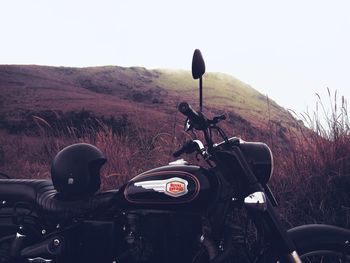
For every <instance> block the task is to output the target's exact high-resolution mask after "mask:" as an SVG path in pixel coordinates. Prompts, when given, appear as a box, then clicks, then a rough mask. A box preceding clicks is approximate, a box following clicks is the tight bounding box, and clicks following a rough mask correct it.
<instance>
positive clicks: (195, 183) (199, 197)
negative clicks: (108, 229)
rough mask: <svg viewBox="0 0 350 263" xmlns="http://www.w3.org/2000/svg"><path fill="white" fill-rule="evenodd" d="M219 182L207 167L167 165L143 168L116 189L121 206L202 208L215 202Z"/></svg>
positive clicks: (189, 209)
mask: <svg viewBox="0 0 350 263" xmlns="http://www.w3.org/2000/svg"><path fill="white" fill-rule="evenodd" d="M218 192H219V182H218V179H217V178H216V176H215V174H214V173H213V172H211V171H210V170H208V169H205V168H202V167H200V166H195V165H187V164H177V163H176V162H175V164H169V165H167V166H163V167H159V168H155V169H152V170H149V171H146V172H144V173H142V174H140V175H138V176H136V177H134V178H133V179H131V180H130V181H129V182H128V183H127V184H126V185H124V186H123V187H122V188H121V189H120V190H119V200H120V201H121V205H122V206H123V207H124V208H125V209H129V210H130V209H131V210H133V209H146V210H160V211H164V210H176V211H177V210H181V211H189V212H196V211H198V212H199V211H205V210H206V209H207V208H208V207H209V206H210V204H211V203H212V202H214V201H215V199H216V198H217V195H218Z"/></svg>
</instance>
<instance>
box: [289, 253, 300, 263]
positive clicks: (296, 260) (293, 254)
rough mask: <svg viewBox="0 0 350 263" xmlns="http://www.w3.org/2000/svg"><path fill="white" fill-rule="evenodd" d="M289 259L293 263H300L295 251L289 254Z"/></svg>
mask: <svg viewBox="0 0 350 263" xmlns="http://www.w3.org/2000/svg"><path fill="white" fill-rule="evenodd" d="M289 257H290V258H291V259H292V260H293V261H294V262H295V263H302V261H301V258H300V257H299V255H298V252H296V251H295V250H294V251H293V252H292V253H290V254H289Z"/></svg>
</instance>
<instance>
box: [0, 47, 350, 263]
mask: <svg viewBox="0 0 350 263" xmlns="http://www.w3.org/2000/svg"><path fill="white" fill-rule="evenodd" d="M204 73H205V64H204V61H203V58H202V55H201V53H200V51H199V50H196V51H195V53H194V56H193V62H192V75H193V77H194V79H199V80H200V111H198V112H197V111H195V110H194V109H193V108H192V107H191V106H190V105H189V104H188V103H186V102H182V103H180V104H179V106H178V109H179V111H180V112H181V113H182V114H184V115H185V116H186V117H187V120H186V122H185V129H186V131H199V132H201V133H202V137H201V138H203V139H204V140H205V143H202V142H201V140H199V139H198V138H194V139H193V140H190V141H187V142H185V143H184V144H183V146H182V147H181V148H180V149H179V150H177V151H176V152H175V153H174V157H178V156H180V155H182V154H184V153H187V154H191V153H193V154H197V155H200V156H201V157H202V158H203V160H204V161H205V162H206V165H203V167H202V166H198V165H193V164H189V163H188V162H186V161H184V160H183V159H180V160H177V161H174V162H172V163H170V164H169V165H166V166H163V167H159V168H155V169H152V170H150V171H147V172H144V173H142V174H140V175H138V176H136V177H134V178H133V179H131V180H130V181H129V182H128V183H127V184H125V185H123V186H122V187H121V188H120V189H117V190H113V191H107V192H98V193H96V190H97V189H98V186H99V183H100V182H99V173H98V172H99V168H100V166H101V165H103V163H104V162H105V161H106V160H105V159H104V157H103V154H102V153H101V152H100V151H99V150H98V149H97V148H94V146H91V145H87V144H76V145H73V146H69V147H67V148H66V149H64V150H62V151H61V152H60V153H59V154H58V155H57V156H56V158H55V160H54V163H53V168H52V176H53V181H51V180H20V179H1V180H0V258H1V259H0V262H33V263H36V262H37V263H42V262H64V263H69V262H109V263H112V262H115V263H117V262H118V263H119V262H120V263H122V262H135V263H136V262H144V263H146V262H177V263H178V262H191V263H199V262H204V263H218V262H294V263H299V262H347V261H349V259H350V243H349V241H350V231H348V230H346V229H342V228H339V227H334V226H329V225H303V226H299V227H296V228H293V229H290V230H286V229H285V228H284V227H283V226H282V224H281V221H280V219H279V217H278V215H277V214H276V211H275V207H276V206H277V202H276V200H275V198H274V196H273V194H272V192H271V190H270V188H269V187H268V185H267V183H268V181H269V179H270V177H271V174H272V171H273V157H272V153H271V151H270V149H269V147H268V146H267V145H266V144H264V143H260V142H245V141H243V140H241V139H239V138H236V137H232V138H229V137H228V136H226V134H225V133H224V131H223V130H222V129H221V128H220V127H219V126H218V123H219V122H220V121H223V120H224V119H225V116H216V117H214V118H213V119H208V118H207V117H206V116H205V115H204V114H203V113H202V76H203V74H204ZM214 134H215V136H217V135H219V136H220V137H221V138H222V141H221V142H219V143H214V141H213V138H214ZM91 156H92V157H91ZM89 158H90V159H89ZM91 158H92V159H91ZM91 163H94V165H91ZM204 166H205V167H204ZM78 174H80V175H81V176H80V177H78V176H77V175H78ZM87 174H90V175H91V174H94V176H90V177H91V178H90V177H88V176H87Z"/></svg>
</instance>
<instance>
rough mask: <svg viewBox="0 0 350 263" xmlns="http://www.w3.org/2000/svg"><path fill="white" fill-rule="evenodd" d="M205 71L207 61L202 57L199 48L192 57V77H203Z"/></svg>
mask: <svg viewBox="0 0 350 263" xmlns="http://www.w3.org/2000/svg"><path fill="white" fill-rule="evenodd" d="M204 73H205V63H204V59H203V57H202V53H201V51H200V50H199V49H196V50H195V51H194V53H193V58H192V77H193V78H194V79H199V78H201V77H202V76H203V75H204Z"/></svg>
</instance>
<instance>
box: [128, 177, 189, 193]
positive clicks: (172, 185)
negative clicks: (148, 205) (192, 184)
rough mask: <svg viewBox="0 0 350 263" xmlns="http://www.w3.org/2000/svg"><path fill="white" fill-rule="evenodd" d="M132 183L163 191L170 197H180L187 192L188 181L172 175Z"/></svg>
mask: <svg viewBox="0 0 350 263" xmlns="http://www.w3.org/2000/svg"><path fill="white" fill-rule="evenodd" d="M134 185H135V186H138V187H142V188H144V189H152V190H154V191H156V192H159V193H164V194H166V195H169V196H172V197H180V196H183V195H185V194H187V193H188V188H187V187H188V182H187V181H186V180H184V179H181V178H179V177H173V178H169V179H166V180H152V181H143V182H137V183H135V184H134Z"/></svg>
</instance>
